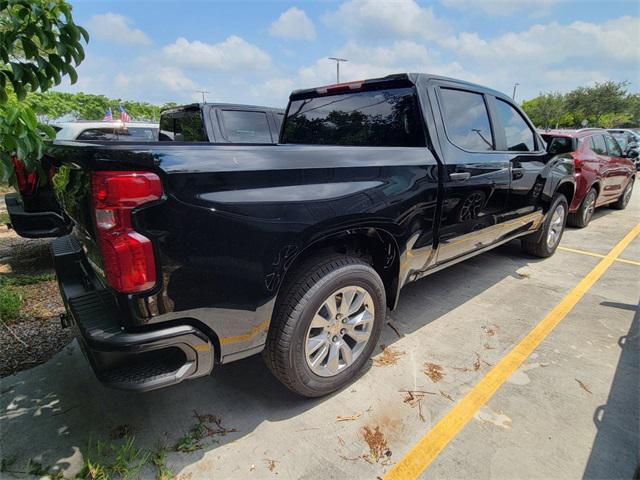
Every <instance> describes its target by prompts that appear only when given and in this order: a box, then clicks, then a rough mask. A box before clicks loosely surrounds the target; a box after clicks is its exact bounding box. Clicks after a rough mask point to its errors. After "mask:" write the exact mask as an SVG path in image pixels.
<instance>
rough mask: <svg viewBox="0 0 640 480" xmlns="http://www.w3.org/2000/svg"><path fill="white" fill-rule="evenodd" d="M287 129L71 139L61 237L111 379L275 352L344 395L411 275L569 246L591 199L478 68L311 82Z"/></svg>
mask: <svg viewBox="0 0 640 480" xmlns="http://www.w3.org/2000/svg"><path fill="white" fill-rule="evenodd" d="M197 124H198V122H194V124H191V125H190V127H189V128H194V129H197V127H198V125H197ZM162 130H166V129H165V128H162ZM182 131H184V128H183V130H182ZM280 143H281V144H278V145H271V144H264V145H206V144H186V143H178V142H175V143H169V142H164V143H163V142H159V143H155V144H148V143H147V144H138V145H135V144H118V143H115V144H107V143H104V144H102V145H96V144H94V145H88V144H86V145H85V144H83V145H78V144H72V143H66V142H57V144H56V145H55V146H54V148H53V149H52V152H51V155H52V157H53V159H54V161H55V162H56V163H57V164H58V166H59V170H58V172H57V174H56V176H55V178H54V184H55V185H56V188H57V190H58V192H57V194H58V196H59V198H60V199H61V203H62V205H63V208H64V210H65V212H66V214H68V215H69V216H70V217H71V218H72V219H73V221H74V223H75V226H74V231H73V234H72V235H69V236H64V237H62V238H59V239H56V240H54V241H53V244H52V251H53V255H54V259H55V264H56V271H57V274H58V281H59V284H60V291H61V293H62V296H63V299H64V302H65V305H66V307H67V311H68V318H67V319H65V321H67V322H69V323H72V324H74V325H75V326H76V327H77V329H78V331H79V336H80V339H81V343H82V345H83V346H84V348H85V351H86V353H87V357H88V358H89V360H90V362H91V364H92V365H93V367H94V370H95V372H96V374H97V376H98V378H99V379H100V380H101V381H102V382H104V383H105V384H106V385H109V386H112V387H118V388H125V389H134V390H148V389H152V388H158V387H163V386H167V385H171V384H175V383H178V382H180V381H182V380H184V379H186V378H195V377H200V376H203V375H208V374H209V373H211V371H212V370H213V368H214V365H216V364H225V363H229V362H232V361H235V360H238V359H241V358H244V357H247V356H249V355H253V354H255V353H258V352H261V351H264V358H265V360H266V363H267V365H268V366H269V368H270V369H271V371H272V372H273V373H274V374H275V376H276V377H277V378H278V379H280V380H281V381H282V382H283V383H284V384H285V385H286V386H287V387H289V388H290V389H291V390H293V391H294V392H297V393H299V394H301V395H305V396H310V397H313V396H320V395H324V394H327V393H329V392H331V391H334V390H336V389H338V388H340V387H342V386H344V385H345V384H346V383H348V382H349V381H351V380H352V379H353V378H354V377H355V376H356V375H358V372H359V371H360V370H361V369H362V367H363V365H364V364H365V363H366V362H367V361H368V359H369V357H370V355H371V354H372V352H373V350H374V348H375V346H376V344H377V340H378V337H379V335H380V331H381V329H382V327H383V322H384V319H385V317H386V311H387V308H391V309H393V308H395V306H396V305H397V302H398V295H399V293H400V290H401V288H402V287H403V286H404V285H406V284H407V283H409V282H411V281H413V280H416V279H418V278H421V277H424V276H426V275H429V274H430V273H432V272H435V271H437V270H440V269H442V268H445V267H447V266H449V265H452V264H455V263H457V262H460V261H462V260H465V259H467V258H470V257H472V256H474V255H477V254H479V253H481V252H484V251H487V250H489V249H491V248H494V247H496V246H497V245H501V244H503V243H505V242H508V241H510V240H513V239H516V238H519V239H521V241H522V247H523V249H524V251H525V252H528V253H529V254H533V255H536V256H539V257H547V256H549V255H552V254H553V253H554V251H555V250H556V247H557V246H558V243H559V242H560V238H561V236H562V232H563V229H564V225H565V218H566V215H567V212H568V204H569V203H570V202H571V201H572V199H573V192H574V182H575V180H574V177H573V162H572V160H571V159H570V158H568V159H567V158H562V157H558V156H553V157H552V156H550V155H549V154H548V153H547V152H546V151H545V148H544V143H543V141H542V139H541V138H540V137H539V136H538V134H537V133H536V132H535V130H534V128H533V126H532V125H531V122H530V121H529V119H528V118H527V117H526V115H525V114H524V113H523V112H522V111H521V110H520V109H519V108H518V106H517V105H515V104H514V103H513V102H512V101H511V99H510V98H509V97H507V96H506V95H503V94H502V93H499V92H496V91H494V90H490V89H487V88H485V87H481V86H478V85H473V84H470V83H467V82H463V81H459V80H453V79H448V78H442V77H437V76H432V75H424V74H400V75H393V76H389V77H385V78H379V79H373V80H366V81H361V82H355V83H349V84H341V85H334V86H329V87H322V88H317V89H309V90H299V91H296V92H294V93H292V94H291V97H290V102H289V105H288V107H287V113H286V116H285V120H284V125H283V128H282V133H281V140H280Z"/></svg>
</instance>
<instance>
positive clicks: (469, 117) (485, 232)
mask: <svg viewBox="0 0 640 480" xmlns="http://www.w3.org/2000/svg"><path fill="white" fill-rule="evenodd" d="M435 97H436V101H437V104H438V107H437V108H436V107H434V111H435V117H436V124H437V130H438V140H439V143H440V148H441V151H442V155H443V160H444V163H445V166H444V172H443V183H444V191H443V207H442V215H441V221H440V226H439V233H438V256H437V263H442V262H445V261H448V260H450V259H453V258H456V257H459V256H461V255H464V254H466V253H469V252H471V251H474V250H477V249H479V248H482V247H485V246H488V245H490V244H492V243H494V242H495V241H496V240H497V239H498V238H499V237H500V231H501V228H502V226H501V225H500V224H501V222H502V218H503V215H504V213H505V208H506V200H507V194H508V191H509V182H510V180H509V162H508V161H507V160H506V159H505V158H504V155H501V154H497V152H496V138H495V135H494V130H495V127H494V126H493V125H492V121H491V117H490V115H489V110H488V107H487V101H486V98H485V94H484V93H482V92H481V91H476V90H474V89H473V88H472V87H468V86H467V85H466V84H465V85H463V86H461V84H457V83H453V82H437V83H436V87H435ZM438 110H439V113H438Z"/></svg>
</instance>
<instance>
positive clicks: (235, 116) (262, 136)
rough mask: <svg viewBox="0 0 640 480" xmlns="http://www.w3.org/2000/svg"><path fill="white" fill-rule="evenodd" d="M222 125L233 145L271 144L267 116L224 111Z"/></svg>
mask: <svg viewBox="0 0 640 480" xmlns="http://www.w3.org/2000/svg"><path fill="white" fill-rule="evenodd" d="M222 123H223V124H224V130H225V133H226V137H227V140H229V141H230V142H232V143H271V132H270V131H269V123H268V121H267V114H266V113H264V112H243V111H240V110H222Z"/></svg>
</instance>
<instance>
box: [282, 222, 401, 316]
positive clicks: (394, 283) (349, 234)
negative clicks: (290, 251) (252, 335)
mask: <svg viewBox="0 0 640 480" xmlns="http://www.w3.org/2000/svg"><path fill="white" fill-rule="evenodd" d="M330 253H341V254H345V255H351V256H355V257H360V258H363V259H365V260H366V261H367V263H369V264H370V265H371V266H372V267H373V269H374V270H375V271H376V272H377V273H378V275H380V278H381V279H382V282H383V284H384V287H385V293H386V297H387V306H388V307H389V308H391V309H393V307H394V306H395V304H396V302H397V294H398V276H399V271H400V260H399V249H398V244H397V242H396V239H395V238H394V236H393V235H392V234H391V233H389V232H388V231H387V230H385V229H383V228H379V227H362V226H359V227H357V228H351V229H346V230H342V231H340V232H335V233H332V234H330V235H328V236H325V237H323V238H321V239H318V240H316V241H313V242H311V243H310V244H308V245H307V246H305V248H304V249H302V250H301V251H300V252H299V253H298V254H297V255H296V256H295V257H294V258H293V260H292V261H291V262H290V263H289V265H288V266H287V269H286V270H285V271H284V273H283V275H282V277H281V280H280V284H279V286H278V292H277V295H276V304H277V303H278V301H279V300H280V295H281V293H282V290H283V288H282V287H283V285H284V283H285V282H286V280H287V278H288V277H289V276H290V275H291V274H292V272H293V271H294V270H295V269H296V268H297V266H298V265H300V264H301V263H303V262H305V261H306V260H307V259H309V258H311V257H315V256H320V255H323V254H330Z"/></svg>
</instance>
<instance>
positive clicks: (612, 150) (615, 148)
mask: <svg viewBox="0 0 640 480" xmlns="http://www.w3.org/2000/svg"><path fill="white" fill-rule="evenodd" d="M604 140H605V142H607V150H608V151H609V155H611V156H612V157H621V156H622V149H621V148H620V145H618V142H616V141H615V139H614V138H613V137H612V136H611V135H605V136H604Z"/></svg>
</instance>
